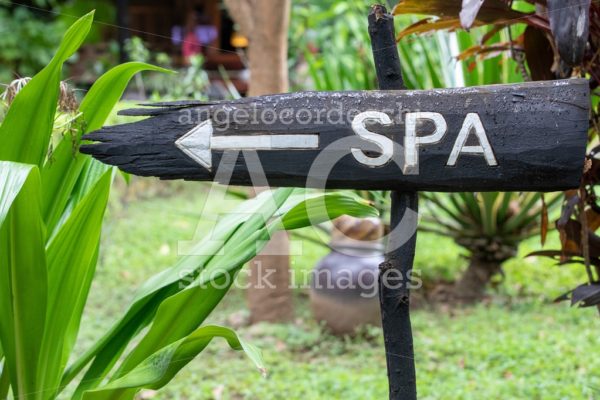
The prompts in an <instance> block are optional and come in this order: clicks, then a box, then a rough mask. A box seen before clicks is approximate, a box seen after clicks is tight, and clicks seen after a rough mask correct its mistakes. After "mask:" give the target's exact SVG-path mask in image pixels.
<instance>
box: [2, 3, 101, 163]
mask: <svg viewBox="0 0 600 400" xmlns="http://www.w3.org/2000/svg"><path fill="white" fill-rule="evenodd" d="M93 18H94V13H93V12H91V13H89V14H86V15H85V16H83V17H81V18H80V19H79V20H77V22H75V23H74V24H73V25H72V26H71V27H70V28H69V30H68V31H67V32H66V33H65V36H64V37H63V40H62V42H61V44H60V47H59V49H58V51H57V52H56V54H55V56H54V57H53V58H52V60H51V61H50V63H49V64H48V65H47V66H46V67H45V68H44V69H43V70H41V71H40V72H39V73H38V74H37V75H35V76H34V77H33V78H32V79H31V81H30V82H29V83H28V84H27V85H25V87H24V88H23V89H22V90H21V91H20V92H19V93H18V94H17V96H16V97H15V99H14V100H13V102H12V104H11V106H10V108H9V109H8V112H7V114H6V116H5V118H4V121H3V123H2V126H0V160H7V161H16V162H22V163H26V164H35V165H38V166H40V167H41V166H42V165H43V163H44V160H45V158H46V153H47V151H48V144H49V143H50V136H51V135H52V129H53V126H54V115H55V114H56V104H57V101H58V93H59V84H60V79H61V72H62V65H63V63H64V62H65V61H66V60H67V59H68V58H69V57H71V55H72V54H73V53H74V52H75V51H77V49H78V48H79V46H80V45H81V43H83V40H84V39H85V37H86V35H87V34H88V32H89V30H90V27H91V25H92V20H93Z"/></svg>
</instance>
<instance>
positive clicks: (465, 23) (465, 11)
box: [459, 0, 485, 30]
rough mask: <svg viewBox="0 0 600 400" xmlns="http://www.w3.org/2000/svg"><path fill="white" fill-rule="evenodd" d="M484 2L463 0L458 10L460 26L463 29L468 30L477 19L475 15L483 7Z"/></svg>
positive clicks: (480, 0)
mask: <svg viewBox="0 0 600 400" xmlns="http://www.w3.org/2000/svg"><path fill="white" fill-rule="evenodd" d="M484 1H485V0H463V2H462V9H461V10H460V14H459V16H460V24H461V25H462V27H463V28H464V29H467V30H469V29H470V28H471V26H473V22H475V18H477V14H478V13H479V10H480V9H481V6H483V2H484Z"/></svg>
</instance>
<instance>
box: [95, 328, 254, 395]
mask: <svg viewBox="0 0 600 400" xmlns="http://www.w3.org/2000/svg"><path fill="white" fill-rule="evenodd" d="M217 337H221V338H224V339H225V340H227V343H228V344H229V346H230V347H231V348H232V349H235V350H243V351H244V352H245V353H246V355H248V357H249V358H250V360H252V362H253V363H254V365H255V366H256V367H257V368H259V369H260V370H261V371H264V370H265V368H264V363H263V361H262V357H261V355H260V352H259V350H258V349H257V348H255V347H254V346H252V345H251V344H249V343H246V342H245V341H244V340H242V339H241V338H240V337H239V336H238V335H237V334H236V333H235V332H234V331H233V330H231V329H229V328H224V327H220V326H205V327H202V328H198V329H196V330H195V331H194V332H192V333H191V334H190V335H188V336H187V337H185V338H184V339H181V340H179V341H177V342H175V343H173V344H171V345H169V346H166V347H164V348H162V349H160V350H159V351H157V352H155V353H154V354H152V355H151V356H150V357H148V358H147V359H145V360H144V361H143V362H141V363H140V364H139V365H138V366H137V367H136V368H134V369H133V370H132V371H131V372H129V373H128V374H127V375H125V376H123V377H122V378H119V379H117V380H115V381H113V382H111V383H109V384H108V385H106V386H104V387H101V388H99V389H96V390H93V391H89V392H87V393H86V394H85V395H84V399H86V400H112V399H132V398H133V397H134V395H135V393H136V392H137V391H138V390H139V389H142V388H147V389H154V390H156V389H160V388H162V387H163V386H165V385H166V384H167V383H169V381H171V379H173V377H174V376H175V375H176V374H177V373H178V372H179V371H180V370H181V369H182V368H183V367H184V366H186V365H187V364H188V363H189V362H191V361H192V360H193V359H194V358H195V357H196V356H197V355H198V354H200V353H201V352H202V351H203V350H204V349H205V348H206V346H208V344H209V343H210V342H211V341H212V340H213V339H214V338H217Z"/></svg>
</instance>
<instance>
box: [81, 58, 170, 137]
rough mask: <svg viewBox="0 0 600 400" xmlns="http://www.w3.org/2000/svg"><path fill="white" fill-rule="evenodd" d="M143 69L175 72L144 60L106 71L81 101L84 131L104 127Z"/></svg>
mask: <svg viewBox="0 0 600 400" xmlns="http://www.w3.org/2000/svg"><path fill="white" fill-rule="evenodd" d="M142 71H156V72H164V73H174V71H171V70H168V69H165V68H161V67H157V66H154V65H150V64H146V63H142V62H128V63H125V64H121V65H118V66H116V67H114V68H113V69H111V70H110V71H108V72H106V73H105V74H104V75H102V76H101V77H100V78H99V79H98V80H97V81H96V82H95V83H94V85H93V86H92V87H91V88H90V90H89V92H88V93H87V95H86V96H85V97H84V99H83V101H82V102H81V106H80V110H81V112H82V113H83V119H84V120H85V124H86V126H85V132H84V133H88V132H92V131H95V130H98V129H100V128H102V125H103V124H104V121H106V118H108V116H109V114H110V112H111V111H112V109H113V108H114V106H115V104H116V103H117V102H118V101H119V99H120V98H121V96H122V95H123V92H124V91H125V88H126V87H127V84H128V83H129V81H130V80H131V78H133V76H134V75H135V74H137V73H139V72H142Z"/></svg>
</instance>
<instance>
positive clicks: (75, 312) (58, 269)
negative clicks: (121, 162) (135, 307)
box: [39, 171, 112, 397]
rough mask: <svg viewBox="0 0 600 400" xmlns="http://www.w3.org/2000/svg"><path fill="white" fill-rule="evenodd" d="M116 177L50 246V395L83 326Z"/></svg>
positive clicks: (46, 344)
mask: <svg viewBox="0 0 600 400" xmlns="http://www.w3.org/2000/svg"><path fill="white" fill-rule="evenodd" d="M111 175H112V174H111V171H108V172H106V173H105V174H104V175H103V176H102V178H101V179H100V180H99V181H98V182H97V184H96V185H95V186H94V188H93V189H92V190H90V192H89V193H88V194H87V195H86V196H85V198H84V199H83V200H82V201H81V202H80V203H79V204H78V206H77V207H76V208H75V210H74V211H73V212H72V213H71V214H70V216H69V218H68V219H67V221H66V222H65V223H64V224H63V225H61V227H60V230H59V232H58V233H57V234H56V235H55V236H54V238H53V239H52V241H51V242H50V243H49V244H48V249H47V257H48V284H49V292H48V311H47V316H46V318H47V325H46V326H47V327H46V331H45V333H44V340H43V342H42V343H43V346H42V351H41V355H40V371H39V373H40V377H39V382H40V384H41V387H42V388H44V389H45V390H48V391H49V394H54V392H55V391H56V390H58V387H59V384H60V379H61V375H62V371H63V369H64V367H65V364H66V362H67V360H68V357H69V354H70V352H71V349H72V348H73V344H74V340H75V338H76V334H77V330H78V329H79V324H78V323H73V321H74V320H75V321H79V318H80V314H79V312H81V310H82V309H83V305H84V304H85V301H86V299H87V294H88V291H89V287H90V284H91V282H92V277H93V275H94V271H95V262H94V261H95V258H96V255H97V249H98V243H99V241H100V231H101V227H102V218H103V216H104V210H105V209H106V204H107V202H108V193H109V191H110V184H111V177H112V176H111ZM69 329H71V331H70V330H69ZM45 397H46V396H45ZM48 397H52V396H48Z"/></svg>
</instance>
